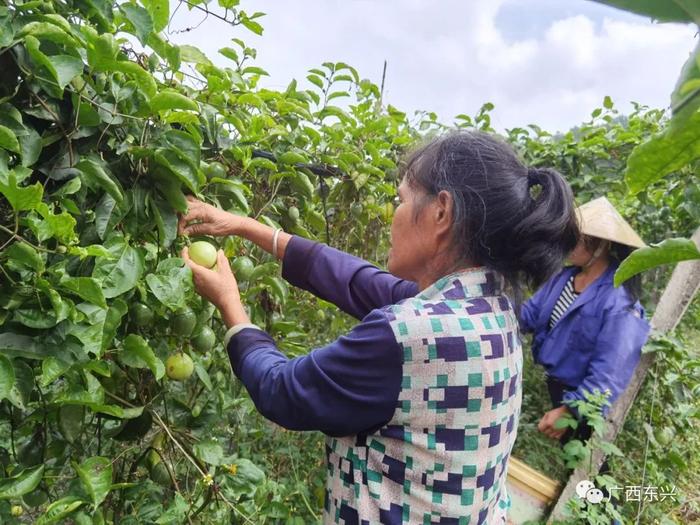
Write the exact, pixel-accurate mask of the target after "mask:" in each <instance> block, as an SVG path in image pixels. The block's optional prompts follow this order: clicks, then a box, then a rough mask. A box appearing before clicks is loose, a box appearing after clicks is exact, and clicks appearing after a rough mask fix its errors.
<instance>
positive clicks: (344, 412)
mask: <svg viewBox="0 0 700 525" xmlns="http://www.w3.org/2000/svg"><path fill="white" fill-rule="evenodd" d="M379 349H381V351H378V350H379ZM227 351H228V355H229V358H230V360H231V367H232V369H233V371H234V373H235V374H236V376H237V377H238V378H239V379H240V380H241V381H242V382H243V384H244V385H245V387H246V389H247V390H248V392H249V394H250V397H251V398H252V400H253V402H254V403H255V406H256V407H257V409H258V411H259V412H260V413H261V414H262V415H264V416H265V417H266V418H268V419H270V420H271V421H273V422H275V423H277V424H278V425H281V426H283V427H285V428H288V429H291V430H320V431H322V432H324V433H326V434H328V435H330V436H347V435H353V434H358V433H360V432H363V431H364V432H370V431H372V430H375V429H377V428H379V427H381V426H382V425H383V424H385V423H386V422H387V421H389V420H390V419H391V417H392V416H393V414H394V410H395V408H396V400H397V398H398V394H399V391H400V388H401V363H402V355H403V352H402V350H401V347H400V346H399V344H398V343H397V342H396V338H395V337H394V334H393V331H392V329H391V326H390V324H389V321H388V320H387V319H386V317H385V315H384V313H383V312H382V311H381V310H374V311H372V312H371V313H370V314H369V315H368V316H367V317H366V318H365V320H364V321H363V322H361V323H359V324H358V325H356V326H355V327H354V328H353V329H352V330H351V331H350V332H349V333H348V334H347V335H344V336H341V337H339V338H338V339H337V340H336V341H334V342H332V343H330V344H328V345H326V346H324V347H320V348H316V349H314V350H312V351H311V352H310V353H309V354H307V355H304V356H300V357H296V358H294V359H288V358H287V357H286V356H285V355H284V354H282V352H280V351H279V349H278V348H277V347H276V346H275V342H274V341H273V339H272V338H271V337H270V335H269V334H267V333H266V332H264V331H262V330H259V329H255V328H243V329H242V330H240V331H239V332H238V333H236V334H234V335H233V336H232V337H231V338H230V340H229V342H228V346H227Z"/></svg>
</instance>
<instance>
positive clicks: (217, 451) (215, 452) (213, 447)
mask: <svg viewBox="0 0 700 525" xmlns="http://www.w3.org/2000/svg"><path fill="white" fill-rule="evenodd" d="M192 450H193V452H194V454H195V456H197V457H198V458H199V459H201V460H202V461H204V462H205V463H209V464H210V465H221V461H222V459H223V457H224V449H223V447H222V446H221V445H220V444H219V443H218V442H216V441H214V440H212V439H205V440H203V441H200V442H199V443H196V444H195V445H194V447H192Z"/></svg>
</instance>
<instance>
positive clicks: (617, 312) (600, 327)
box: [520, 260, 650, 417]
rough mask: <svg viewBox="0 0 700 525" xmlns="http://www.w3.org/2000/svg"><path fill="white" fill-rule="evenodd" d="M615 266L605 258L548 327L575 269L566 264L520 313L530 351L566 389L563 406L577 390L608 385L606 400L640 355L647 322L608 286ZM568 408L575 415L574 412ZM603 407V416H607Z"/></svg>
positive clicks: (580, 395)
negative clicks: (600, 268)
mask: <svg viewBox="0 0 700 525" xmlns="http://www.w3.org/2000/svg"><path fill="white" fill-rule="evenodd" d="M618 266H619V263H618V262H617V261H614V260H613V261H611V263H610V265H609V266H608V268H607V270H606V271H605V273H603V275H601V276H600V277H599V278H598V279H596V280H595V281H594V282H592V283H591V284H590V285H589V286H588V287H587V288H586V289H585V290H584V291H583V293H581V295H580V296H579V297H577V298H576V300H575V301H574V302H573V304H572V305H571V306H570V307H569V309H568V310H567V311H566V312H565V313H564V315H563V316H562V317H561V319H560V320H559V322H558V323H557V324H555V325H554V328H553V329H552V330H551V332H550V331H549V318H550V315H551V314H552V310H553V309H554V305H555V303H556V302H557V299H558V298H559V295H560V294H561V291H562V290H563V288H564V286H565V285H566V282H567V281H568V279H569V278H570V277H571V275H573V274H575V273H577V272H578V267H576V266H569V267H566V268H564V269H563V270H562V271H561V272H559V273H558V274H557V275H555V276H554V277H552V278H551V279H550V280H549V281H547V282H546V283H545V284H544V285H543V286H542V287H541V288H540V289H539V290H538V291H537V292H536V293H535V294H534V295H533V296H532V297H531V298H530V299H529V300H528V301H526V302H525V303H524V304H523V306H522V309H521V312H520V328H521V331H522V332H523V333H529V332H532V333H533V339H532V355H533V357H534V360H535V362H536V363H539V364H541V365H543V366H544V367H545V369H546V371H547V374H548V375H549V376H551V377H553V378H555V379H558V380H559V381H561V382H562V383H564V384H565V385H569V386H570V387H572V390H571V391H569V392H566V393H565V394H564V398H563V401H564V402H565V403H567V404H568V402H569V401H572V400H575V399H585V398H584V395H583V392H584V390H588V391H589V392H592V391H593V389H594V388H598V389H599V390H600V391H601V392H603V391H605V389H610V391H611V393H612V395H611V396H610V397H609V398H608V400H609V401H610V403H611V404H612V402H613V401H615V399H617V397H618V396H619V395H620V394H621V393H622V392H623V391H624V390H625V388H626V387H627V384H628V383H629V381H630V379H631V377H632V374H633V372H634V369H635V368H636V366H637V363H639V360H640V358H641V350H642V347H643V346H644V343H645V342H646V340H647V337H648V336H649V330H650V326H649V323H648V322H647V321H646V319H645V312H644V307H642V305H641V304H640V303H639V301H633V300H632V298H631V297H630V296H629V294H628V293H627V291H626V290H625V288H624V287H623V286H620V287H618V288H615V287H614V286H613V275H614V274H615V270H616V269H617V267H618ZM571 408H572V411H573V412H574V414H575V415H576V416H577V417H578V412H577V411H576V410H575V409H573V407H571ZM608 410H609V407H605V408H604V410H603V415H607V412H608Z"/></svg>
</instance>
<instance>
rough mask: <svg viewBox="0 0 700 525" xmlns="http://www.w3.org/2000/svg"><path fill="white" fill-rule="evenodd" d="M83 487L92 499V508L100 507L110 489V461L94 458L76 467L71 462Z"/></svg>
mask: <svg viewBox="0 0 700 525" xmlns="http://www.w3.org/2000/svg"><path fill="white" fill-rule="evenodd" d="M73 468H74V469H75V471H76V472H77V473H78V476H79V477H80V481H81V482H82V484H83V487H84V488H85V490H86V491H87V493H88V494H89V495H90V498H92V503H93V506H94V508H97V507H99V506H100V503H102V502H103V501H104V500H105V498H106V497H107V494H109V491H110V489H111V487H112V461H111V460H110V459H109V458H103V457H100V456H95V457H92V458H88V459H86V460H85V461H83V462H82V464H80V465H78V464H77V463H75V462H73Z"/></svg>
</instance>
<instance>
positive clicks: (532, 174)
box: [527, 167, 543, 188]
mask: <svg viewBox="0 0 700 525" xmlns="http://www.w3.org/2000/svg"><path fill="white" fill-rule="evenodd" d="M542 171H543V170H541V169H540V168H533V167H529V168H528V169H527V187H528V188H530V187H532V186H534V185H535V184H542V180H541V175H542Z"/></svg>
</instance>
